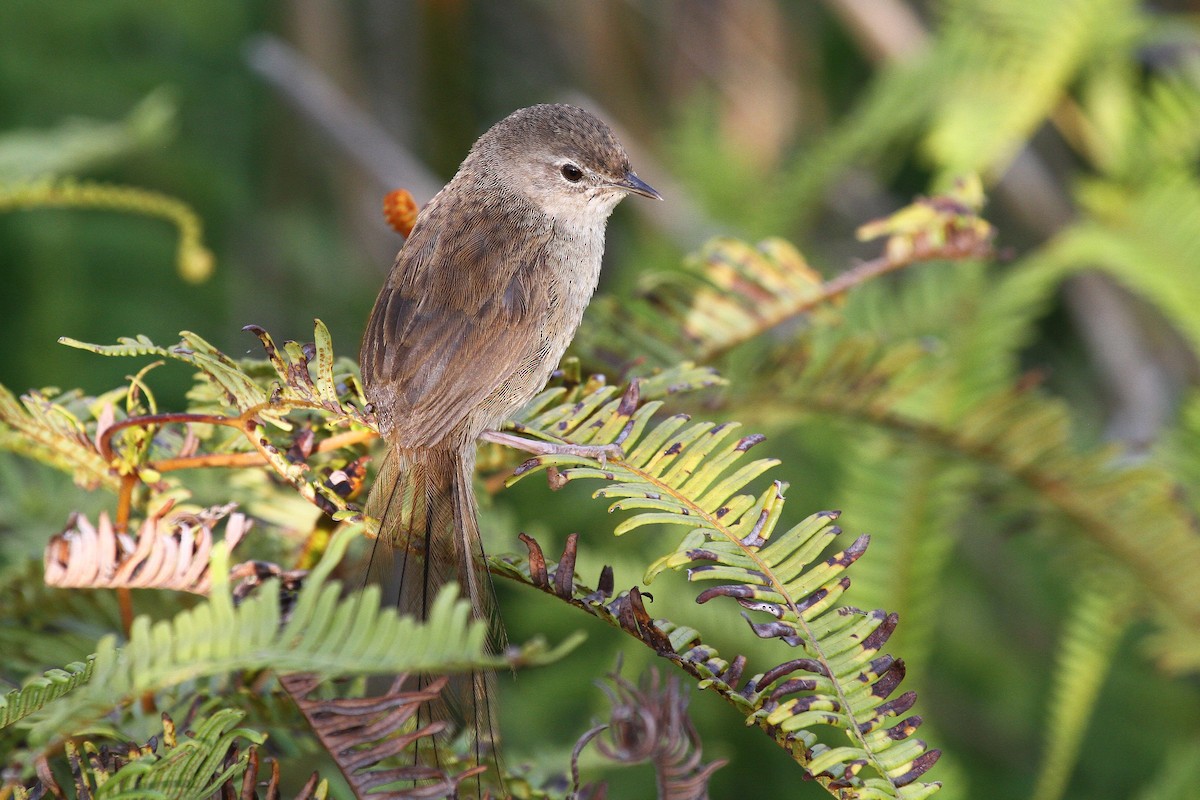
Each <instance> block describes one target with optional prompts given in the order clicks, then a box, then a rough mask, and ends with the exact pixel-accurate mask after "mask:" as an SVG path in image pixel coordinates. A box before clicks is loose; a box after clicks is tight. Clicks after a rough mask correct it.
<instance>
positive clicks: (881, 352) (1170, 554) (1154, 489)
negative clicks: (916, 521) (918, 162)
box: [777, 336, 1200, 668]
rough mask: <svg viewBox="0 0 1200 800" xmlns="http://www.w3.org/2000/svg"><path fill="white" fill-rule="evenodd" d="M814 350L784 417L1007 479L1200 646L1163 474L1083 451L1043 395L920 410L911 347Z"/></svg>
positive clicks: (1102, 452)
mask: <svg viewBox="0 0 1200 800" xmlns="http://www.w3.org/2000/svg"><path fill="white" fill-rule="evenodd" d="M817 350H818V349H817V348H809V349H808V350H801V351H800V352H798V353H796V354H795V358H794V360H793V361H791V362H790V364H789V367H788V368H787V369H785V370H781V371H780V372H779V375H780V381H779V385H778V387H777V388H778V392H777V395H778V397H779V400H780V401H781V402H784V403H787V404H788V409H789V410H793V409H794V408H795V407H797V406H798V407H800V408H803V409H806V410H808V411H811V412H816V413H820V414H827V415H830V416H832V417H835V418H841V419H847V420H851V421H854V422H856V423H868V424H872V425H876V426H879V427H882V428H884V429H888V430H891V431H892V432H894V433H895V434H899V435H902V436H907V437H912V438H915V439H916V440H918V441H921V442H925V443H926V444H931V445H934V446H936V447H939V448H942V449H945V450H946V451H948V452H951V453H955V454H957V455H959V456H960V457H964V458H967V459H968V460H970V461H973V462H975V463H978V464H980V465H984V466H987V467H989V468H991V469H994V470H997V471H998V472H999V473H1001V474H1003V475H1006V476H1008V477H1009V478H1010V479H1012V480H1014V481H1015V482H1016V483H1017V484H1019V485H1023V486H1024V487H1026V488H1028V489H1029V490H1031V491H1032V492H1033V493H1034V494H1035V495H1036V496H1038V497H1040V498H1041V499H1042V500H1043V501H1044V502H1045V503H1046V504H1047V505H1048V506H1049V507H1050V508H1053V509H1055V510H1057V512H1058V513H1060V514H1062V515H1063V516H1064V517H1065V518H1066V519H1068V520H1070V521H1071V522H1073V523H1074V525H1075V529H1076V530H1077V531H1078V532H1079V533H1080V534H1082V535H1083V536H1084V537H1085V538H1087V539H1089V540H1091V541H1093V542H1095V543H1096V544H1098V545H1100V546H1101V547H1102V548H1103V549H1104V550H1106V551H1108V552H1109V553H1110V554H1111V555H1113V556H1114V557H1115V559H1116V561H1117V562H1119V563H1121V564H1123V565H1124V566H1125V568H1126V569H1128V570H1129V571H1130V572H1131V573H1132V574H1133V575H1134V576H1135V577H1136V579H1137V581H1138V584H1139V586H1140V590H1141V592H1142V593H1143V594H1145V595H1146V596H1148V597H1151V598H1154V599H1155V600H1157V601H1159V608H1161V610H1162V611H1163V612H1164V617H1165V619H1164V622H1165V623H1166V624H1167V625H1168V626H1171V627H1174V626H1176V625H1178V626H1179V628H1180V630H1181V631H1190V634H1188V635H1186V636H1184V637H1183V639H1184V640H1185V641H1186V640H1191V641H1195V640H1197V637H1200V541H1197V540H1196V537H1195V534H1194V531H1193V530H1192V523H1191V518H1190V516H1189V515H1188V513H1187V511H1186V509H1185V508H1184V507H1183V506H1182V505H1181V504H1180V502H1179V498H1178V496H1177V492H1176V487H1175V481H1174V479H1173V478H1172V476H1171V475H1170V474H1168V473H1167V472H1166V471H1164V470H1162V469H1161V468H1159V467H1157V466H1155V465H1152V464H1143V465H1140V466H1122V465H1120V464H1118V463H1117V461H1116V456H1117V454H1116V452H1115V451H1114V450H1113V449H1111V448H1099V449H1094V450H1084V451H1080V450H1078V449H1077V448H1076V446H1075V445H1074V444H1073V442H1072V439H1071V430H1070V418H1069V415H1068V414H1067V411H1066V409H1065V407H1064V405H1063V404H1062V403H1061V402H1058V401H1056V400H1052V399H1049V398H1047V397H1044V396H1042V395H1041V394H1039V393H1038V392H1036V391H1012V390H1004V391H1000V392H994V393H992V394H991V395H990V396H988V397H986V398H984V399H982V400H979V401H976V402H973V403H972V404H971V405H970V406H969V407H967V408H966V409H964V410H963V411H961V412H960V413H958V414H956V415H954V416H952V417H935V416H934V415H931V414H929V413H928V410H926V411H924V412H922V407H921V405H920V404H919V403H914V402H913V400H914V398H916V397H919V396H920V392H921V390H922V388H923V386H924V380H923V379H922V378H923V376H926V374H927V373H924V372H922V371H921V370H913V369H911V368H910V367H911V365H912V363H913V360H914V353H913V352H912V346H911V344H908V343H902V344H900V345H892V346H888V345H885V344H882V343H880V342H878V341H875V342H872V341H871V340H870V338H868V337H861V336H859V337H850V338H847V339H844V340H841V341H839V342H837V343H835V344H833V345H831V346H829V348H828V352H817ZM1147 519H1153V520H1156V524H1155V525H1153V526H1147V525H1145V524H1144V520H1147ZM1176 633H1177V634H1178V631H1177V632H1176ZM1163 644H1164V646H1165V644H1166V643H1165V642H1164V643H1163ZM1167 652H1168V651H1165V650H1164V651H1163V656H1164V658H1165V657H1166V656H1167ZM1170 652H1171V654H1172V655H1171V660H1170V663H1171V665H1172V666H1173V667H1174V668H1187V667H1188V666H1196V665H1197V664H1200V661H1196V660H1195V659H1196V657H1198V656H1200V650H1195V649H1194V648H1193V649H1191V650H1188V649H1187V647H1186V646H1185V645H1184V642H1183V641H1180V640H1179V639H1178V638H1177V639H1176V641H1175V642H1174V644H1173V645H1172V646H1171V651H1170ZM1187 653H1192V655H1187Z"/></svg>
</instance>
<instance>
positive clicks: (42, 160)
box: [0, 89, 176, 183]
mask: <svg viewBox="0 0 1200 800" xmlns="http://www.w3.org/2000/svg"><path fill="white" fill-rule="evenodd" d="M175 115H176V103H175V100H174V99H173V98H172V96H171V94H170V92H168V91H165V90H163V89H156V90H154V91H153V92H151V93H150V94H148V95H146V97H144V98H143V99H142V100H141V101H139V102H138V104H137V105H136V106H134V107H133V109H131V110H130V112H129V114H128V116H126V117H125V119H123V120H119V121H116V122H111V121H108V120H91V119H79V118H74V119H71V120H69V121H66V122H63V123H61V124H59V125H57V126H55V127H53V128H50V129H45V130H15V131H6V132H5V133H4V134H3V135H0V183H13V182H16V181H29V180H36V179H40V178H46V177H47V176H55V175H73V174H79V173H81V172H83V171H84V170H87V169H91V168H94V167H95V166H96V165H98V164H103V163H104V162H106V161H109V160H111V159H113V158H117V157H120V156H123V155H125V154H127V153H130V152H132V151H134V150H136V149H137V148H140V147H145V146H151V145H158V144H161V143H162V142H163V141H164V140H165V139H166V138H167V137H168V136H169V135H170V132H171V127H172V125H173V123H174V120H175Z"/></svg>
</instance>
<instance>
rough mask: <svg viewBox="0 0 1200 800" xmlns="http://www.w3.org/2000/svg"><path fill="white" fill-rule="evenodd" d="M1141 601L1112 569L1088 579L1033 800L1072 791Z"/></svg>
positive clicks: (1065, 653) (1068, 632) (1062, 659)
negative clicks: (1091, 723)
mask: <svg viewBox="0 0 1200 800" xmlns="http://www.w3.org/2000/svg"><path fill="white" fill-rule="evenodd" d="M1135 600H1136V595H1135V593H1134V592H1133V591H1131V587H1130V586H1129V585H1128V580H1127V579H1125V578H1124V576H1121V575H1115V574H1112V573H1111V571H1110V570H1107V569H1102V570H1093V572H1092V574H1090V575H1088V576H1086V577H1085V579H1084V580H1083V581H1082V585H1081V587H1080V591H1079V592H1078V593H1077V597H1076V599H1075V603H1074V604H1073V606H1072V608H1071V613H1070V615H1069V617H1068V619H1067V622H1066V627H1065V628H1064V630H1063V633H1062V637H1061V641H1060V643H1059V652H1058V660H1057V664H1056V665H1055V675H1054V689H1053V693H1052V696H1051V700H1050V719H1049V724H1048V725H1047V731H1046V747H1045V752H1044V755H1043V757H1042V764H1041V768H1040V769H1039V771H1038V778H1037V783H1036V784H1035V787H1034V790H1033V795H1032V797H1033V800H1059V798H1061V797H1062V796H1063V793H1064V792H1065V791H1066V788H1067V782H1068V780H1069V779H1070V777H1071V771H1072V770H1073V768H1074V767H1075V762H1076V760H1077V759H1078V757H1079V751H1080V748H1081V747H1082V743H1083V735H1084V733H1085V731H1086V728H1087V721H1088V718H1089V717H1090V716H1091V714H1092V709H1093V708H1095V705H1096V700H1097V697H1098V695H1099V693H1100V687H1101V684H1102V683H1103V682H1104V679H1105V676H1107V674H1108V671H1109V669H1110V667H1111V666H1112V662H1113V657H1114V656H1115V655H1116V649H1117V645H1118V644H1119V643H1120V640H1121V637H1122V636H1123V635H1124V633H1125V631H1126V629H1127V628H1128V625H1129V621H1130V619H1131V617H1132V616H1133V613H1132V612H1133V608H1134V603H1135Z"/></svg>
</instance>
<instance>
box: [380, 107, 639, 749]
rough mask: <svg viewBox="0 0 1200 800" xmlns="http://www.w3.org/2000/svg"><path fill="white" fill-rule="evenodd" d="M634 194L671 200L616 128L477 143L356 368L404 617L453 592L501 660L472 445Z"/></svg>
mask: <svg viewBox="0 0 1200 800" xmlns="http://www.w3.org/2000/svg"><path fill="white" fill-rule="evenodd" d="M627 194H638V195H642V196H643V197H650V198H655V199H659V200H661V199H662V198H661V196H660V195H659V194H658V192H656V191H655V190H654V189H652V188H651V187H650V186H649V185H647V184H646V183H644V182H643V181H642V180H641V179H640V178H638V176H637V175H636V174H634V172H633V169H632V168H631V166H630V164H629V157H628V156H627V155H626V153H625V149H624V148H623V147H622V146H621V143H620V142H619V141H617V138H616V136H615V135H614V134H613V132H612V130H610V129H609V127H608V126H607V125H605V124H604V123H603V122H601V121H600V120H599V119H597V118H596V117H595V116H593V115H592V114H590V113H588V112H587V111H584V110H582V109H579V108H575V107H572V106H567V105H537V106H532V107H530V108H523V109H521V110H519V111H515V112H513V113H512V114H510V115H509V116H508V117H505V118H504V119H503V120H501V121H500V122H498V123H496V124H495V125H494V126H492V128H491V129H490V130H488V131H487V132H486V133H484V134H483V135H482V136H481V137H479V140H478V141H477V142H476V143H475V145H474V146H473V147H472V148H471V151H470V153H469V154H468V155H467V157H466V160H464V161H463V163H462V165H461V166H460V167H459V169H458V173H457V174H456V175H455V176H454V178H453V179H452V180H451V181H450V183H448V184H446V186H445V188H443V189H442V190H441V191H440V192H438V194H437V196H436V197H434V198H433V200H431V201H430V202H429V204H428V205H427V206H426V207H425V208H424V209H423V210H422V211H421V212H420V214H419V216H418V217H417V221H416V225H415V226H414V227H413V230H412V234H411V235H410V236H409V238H408V240H407V241H406V242H405V243H404V247H403V248H402V249H401V250H400V253H399V254H398V255H397V256H396V261H395V264H394V265H393V266H392V270H391V273H390V274H389V275H388V278H387V282H386V283H385V284H384V286H383V290H382V291H381V292H380V293H379V298H378V299H377V300H376V301H375V308H374V310H373V311H372V312H371V317H370V320H369V321H368V323H367V329H366V333H365V334H364V336H363V344H362V353H361V356H360V362H361V366H362V376H363V381H364V384H365V387H366V392H367V397H368V399H369V400H370V402H371V405H372V406H373V408H374V412H375V417H376V420H377V422H378V425H379V430H380V433H381V434H382V435H383V437H384V438H385V439H386V440H387V442H388V445H389V448H390V449H389V455H388V458H387V459H386V461H385V463H384V465H383V467H382V468H381V470H380V474H379V477H378V478H377V479H376V483H375V488H374V489H373V490H372V493H371V498H370V501H369V504H368V511H369V513H371V515H372V516H374V517H375V518H377V519H379V520H380V529H379V541H381V542H384V543H385V544H387V545H390V546H391V548H392V555H393V562H394V563H393V565H392V570H393V575H392V580H393V581H394V584H395V586H394V587H393V590H394V591H395V592H397V593H398V594H397V596H398V604H399V608H400V610H401V611H402V612H406V613H411V614H414V615H415V616H417V617H418V618H423V617H425V615H426V613H427V611H428V608H429V605H430V603H431V602H432V600H433V597H434V595H435V594H436V592H437V590H438V589H439V588H440V587H441V586H442V585H443V584H445V583H446V582H448V581H450V580H455V579H457V580H458V582H459V584H460V585H461V587H462V593H463V595H464V596H465V597H467V598H468V599H469V600H470V602H471V605H472V608H473V609H474V612H475V615H476V616H477V617H479V618H482V619H487V620H488V621H489V622H490V623H491V624H492V625H493V630H494V631H495V632H496V634H497V636H498V637H499V638H497V639H495V640H494V641H493V646H498V645H499V643H500V641H502V638H503V633H502V632H501V631H500V628H499V624H498V620H497V619H496V618H495V602H494V596H493V591H492V586H491V580H490V577H489V575H488V573H487V567H486V564H485V563H484V560H483V558H484V555H483V549H482V547H481V545H480V539H479V524H478V519H477V508H476V504H475V496H474V491H473V487H472V476H473V474H474V469H475V447H476V441H477V440H478V439H479V438H480V436H481V435H482V434H484V433H485V432H488V431H494V430H495V429H496V428H498V427H499V426H500V425H501V424H502V423H503V422H504V420H505V419H507V418H508V417H509V416H510V415H511V414H512V413H513V412H515V411H516V410H517V409H519V408H520V407H521V406H522V405H524V404H525V403H526V402H528V401H529V400H530V399H531V398H532V397H533V396H534V394H536V393H537V392H538V391H539V390H541V389H542V387H543V386H544V385H545V383H546V381H547V379H548V378H549V377H550V373H551V372H552V371H553V370H554V368H555V367H556V366H557V365H558V362H559V360H560V359H561V358H562V356H563V353H564V352H565V351H566V349H567V345H568V344H570V342H571V339H572V338H573V337H574V335H575V331H576V329H577V328H578V327H579V322H580V320H581V319H582V318H583V312H584V309H585V308H586V307H587V304H588V301H589V299H590V298H591V296H592V293H593V292H594V291H595V289H596V283H597V281H598V279H599V277H600V261H601V256H602V255H603V252H604V229H605V226H606V224H607V221H608V217H609V215H610V214H611V213H612V210H613V208H614V207H615V206H616V205H617V203H618V202H620V201H621V199H622V198H624V197H625V195H627ZM537 444H538V443H534V442H530V443H528V447H527V449H532V448H533V447H534V446H535V445H537ZM470 694H471V697H470V698H466V699H469V700H470V701H471V705H472V707H471V708H470V709H464V710H463V712H464V713H463V716H467V717H468V722H471V721H473V722H474V726H475V730H476V733H477V735H480V736H481V738H482V736H484V735H491V734H493V732H494V729H493V719H494V712H493V711H492V710H491V709H489V708H488V707H487V706H486V702H487V692H486V686H485V685H484V683H483V681H482V679H481V678H479V677H478V676H476V679H475V680H473V681H472V689H471V692H470ZM472 716H473V717H474V719H473V720H471V719H470V717H472Z"/></svg>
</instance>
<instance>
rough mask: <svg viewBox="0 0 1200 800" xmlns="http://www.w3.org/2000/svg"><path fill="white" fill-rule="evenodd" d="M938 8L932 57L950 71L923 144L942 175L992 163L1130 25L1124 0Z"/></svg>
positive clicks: (989, 169) (1000, 166)
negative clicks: (939, 17) (937, 40)
mask: <svg viewBox="0 0 1200 800" xmlns="http://www.w3.org/2000/svg"><path fill="white" fill-rule="evenodd" d="M946 12H947V13H946V14H945V15H944V18H943V24H942V25H941V37H940V52H938V53H936V54H935V55H934V58H942V59H945V61H944V62H943V64H942V66H943V68H947V69H949V70H950V72H948V73H947V74H946V75H945V76H944V77H943V79H942V80H941V81H939V84H940V85H939V87H938V88H940V89H941V92H940V93H939V96H940V100H941V104H940V107H939V109H938V111H937V112H936V114H935V118H934V121H933V124H932V128H931V130H930V132H929V135H928V140H927V146H928V149H929V151H930V152H931V153H932V155H933V157H934V159H935V161H936V163H938V164H939V165H941V166H942V167H943V168H944V169H945V170H946V171H947V172H948V173H949V174H952V175H955V174H960V173H963V172H985V173H989V174H999V173H1000V172H1002V171H1003V170H1004V168H1005V167H1006V166H1007V164H1008V162H1009V160H1010V159H1011V158H1012V156H1013V155H1015V153H1016V151H1017V149H1018V148H1019V147H1020V145H1021V144H1022V143H1023V142H1025V141H1026V140H1027V139H1028V138H1029V137H1030V136H1031V135H1032V134H1033V132H1034V131H1035V130H1036V128H1037V127H1038V126H1039V125H1040V124H1041V123H1042V121H1043V120H1044V119H1045V118H1046V117H1047V116H1048V115H1049V114H1050V112H1051V111H1052V110H1053V109H1054V107H1055V106H1056V105H1057V104H1058V103H1059V102H1060V101H1061V99H1062V97H1063V95H1064V92H1065V90H1066V88H1067V87H1068V86H1069V85H1070V84H1071V82H1072V81H1073V80H1074V78H1075V76H1076V75H1077V73H1078V72H1079V70H1080V69H1081V68H1082V67H1083V66H1084V65H1085V64H1087V63H1088V61H1089V59H1092V58H1094V57H1095V53H1097V52H1105V49H1106V48H1111V47H1114V46H1115V44H1116V43H1117V42H1118V41H1120V39H1121V38H1124V39H1126V40H1127V41H1130V40H1132V36H1133V34H1134V33H1135V32H1136V31H1137V28H1138V25H1139V20H1138V16H1137V13H1136V12H1137V4H1136V3H1133V2H1131V0H1050V1H1049V2H1044V3H1021V2H998V3H987V4H979V3H950V4H947V6H946ZM1127 46H1128V45H1127Z"/></svg>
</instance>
